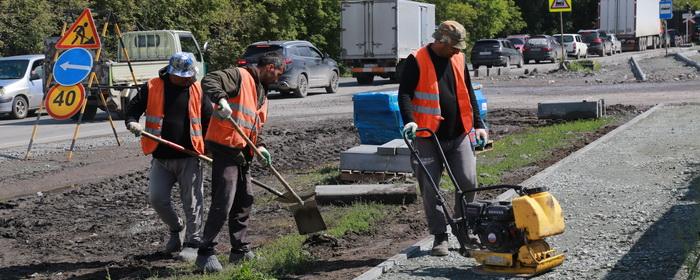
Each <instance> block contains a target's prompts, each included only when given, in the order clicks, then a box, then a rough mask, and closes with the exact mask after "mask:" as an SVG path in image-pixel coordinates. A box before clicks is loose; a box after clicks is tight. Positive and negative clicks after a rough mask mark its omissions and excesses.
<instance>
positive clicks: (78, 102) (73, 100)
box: [44, 84, 86, 120]
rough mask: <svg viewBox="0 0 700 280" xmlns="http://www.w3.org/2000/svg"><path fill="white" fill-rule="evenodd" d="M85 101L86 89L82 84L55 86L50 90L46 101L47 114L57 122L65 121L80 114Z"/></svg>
mask: <svg viewBox="0 0 700 280" xmlns="http://www.w3.org/2000/svg"><path fill="white" fill-rule="evenodd" d="M85 101H86V98H85V88H84V87H83V85H82V84H75V85H72V86H62V85H55V86H53V87H52V88H51V89H49V92H48V93H47V94H46V99H45V100H44V102H45V103H46V104H45V105H46V112H48V113H49V115H50V116H51V117H53V118H54V119H57V120H65V119H68V118H70V117H72V116H73V115H75V114H76V113H78V112H79V111H80V108H82V107H83V103H85Z"/></svg>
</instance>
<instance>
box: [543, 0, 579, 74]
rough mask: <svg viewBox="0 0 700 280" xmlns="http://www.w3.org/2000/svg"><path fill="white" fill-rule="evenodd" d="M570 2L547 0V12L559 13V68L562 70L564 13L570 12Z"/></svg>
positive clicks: (564, 55)
mask: <svg viewBox="0 0 700 280" xmlns="http://www.w3.org/2000/svg"><path fill="white" fill-rule="evenodd" d="M571 1H573V0H549V12H550V13H559V31H560V33H559V35H561V36H559V44H561V64H560V66H559V67H560V68H564V61H565V60H566V50H565V49H564V12H569V13H570V12H571Z"/></svg>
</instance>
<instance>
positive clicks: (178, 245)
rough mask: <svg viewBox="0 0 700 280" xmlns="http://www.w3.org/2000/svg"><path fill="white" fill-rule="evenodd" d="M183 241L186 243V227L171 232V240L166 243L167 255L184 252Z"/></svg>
mask: <svg viewBox="0 0 700 280" xmlns="http://www.w3.org/2000/svg"><path fill="white" fill-rule="evenodd" d="M183 241H185V227H182V228H180V230H175V231H170V239H168V243H165V253H167V254H171V253H175V252H178V251H180V250H182V242H183Z"/></svg>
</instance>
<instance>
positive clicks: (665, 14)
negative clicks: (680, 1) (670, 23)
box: [659, 1, 673, 19]
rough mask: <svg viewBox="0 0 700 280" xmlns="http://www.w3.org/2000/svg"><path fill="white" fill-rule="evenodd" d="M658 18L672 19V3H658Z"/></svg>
mask: <svg viewBox="0 0 700 280" xmlns="http://www.w3.org/2000/svg"><path fill="white" fill-rule="evenodd" d="M659 18H660V19H672V18H673V1H661V2H659Z"/></svg>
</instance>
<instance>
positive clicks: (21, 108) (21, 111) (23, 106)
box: [10, 96, 29, 119]
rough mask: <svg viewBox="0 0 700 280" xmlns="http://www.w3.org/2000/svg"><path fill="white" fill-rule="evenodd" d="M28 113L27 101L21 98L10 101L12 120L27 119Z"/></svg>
mask: <svg viewBox="0 0 700 280" xmlns="http://www.w3.org/2000/svg"><path fill="white" fill-rule="evenodd" d="M28 111H29V103H28V102H27V99H26V98H24V97H23V96H17V97H15V99H14V100H12V112H11V113H10V114H11V115H12V118H14V119H24V118H26V117H27V113H28Z"/></svg>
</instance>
